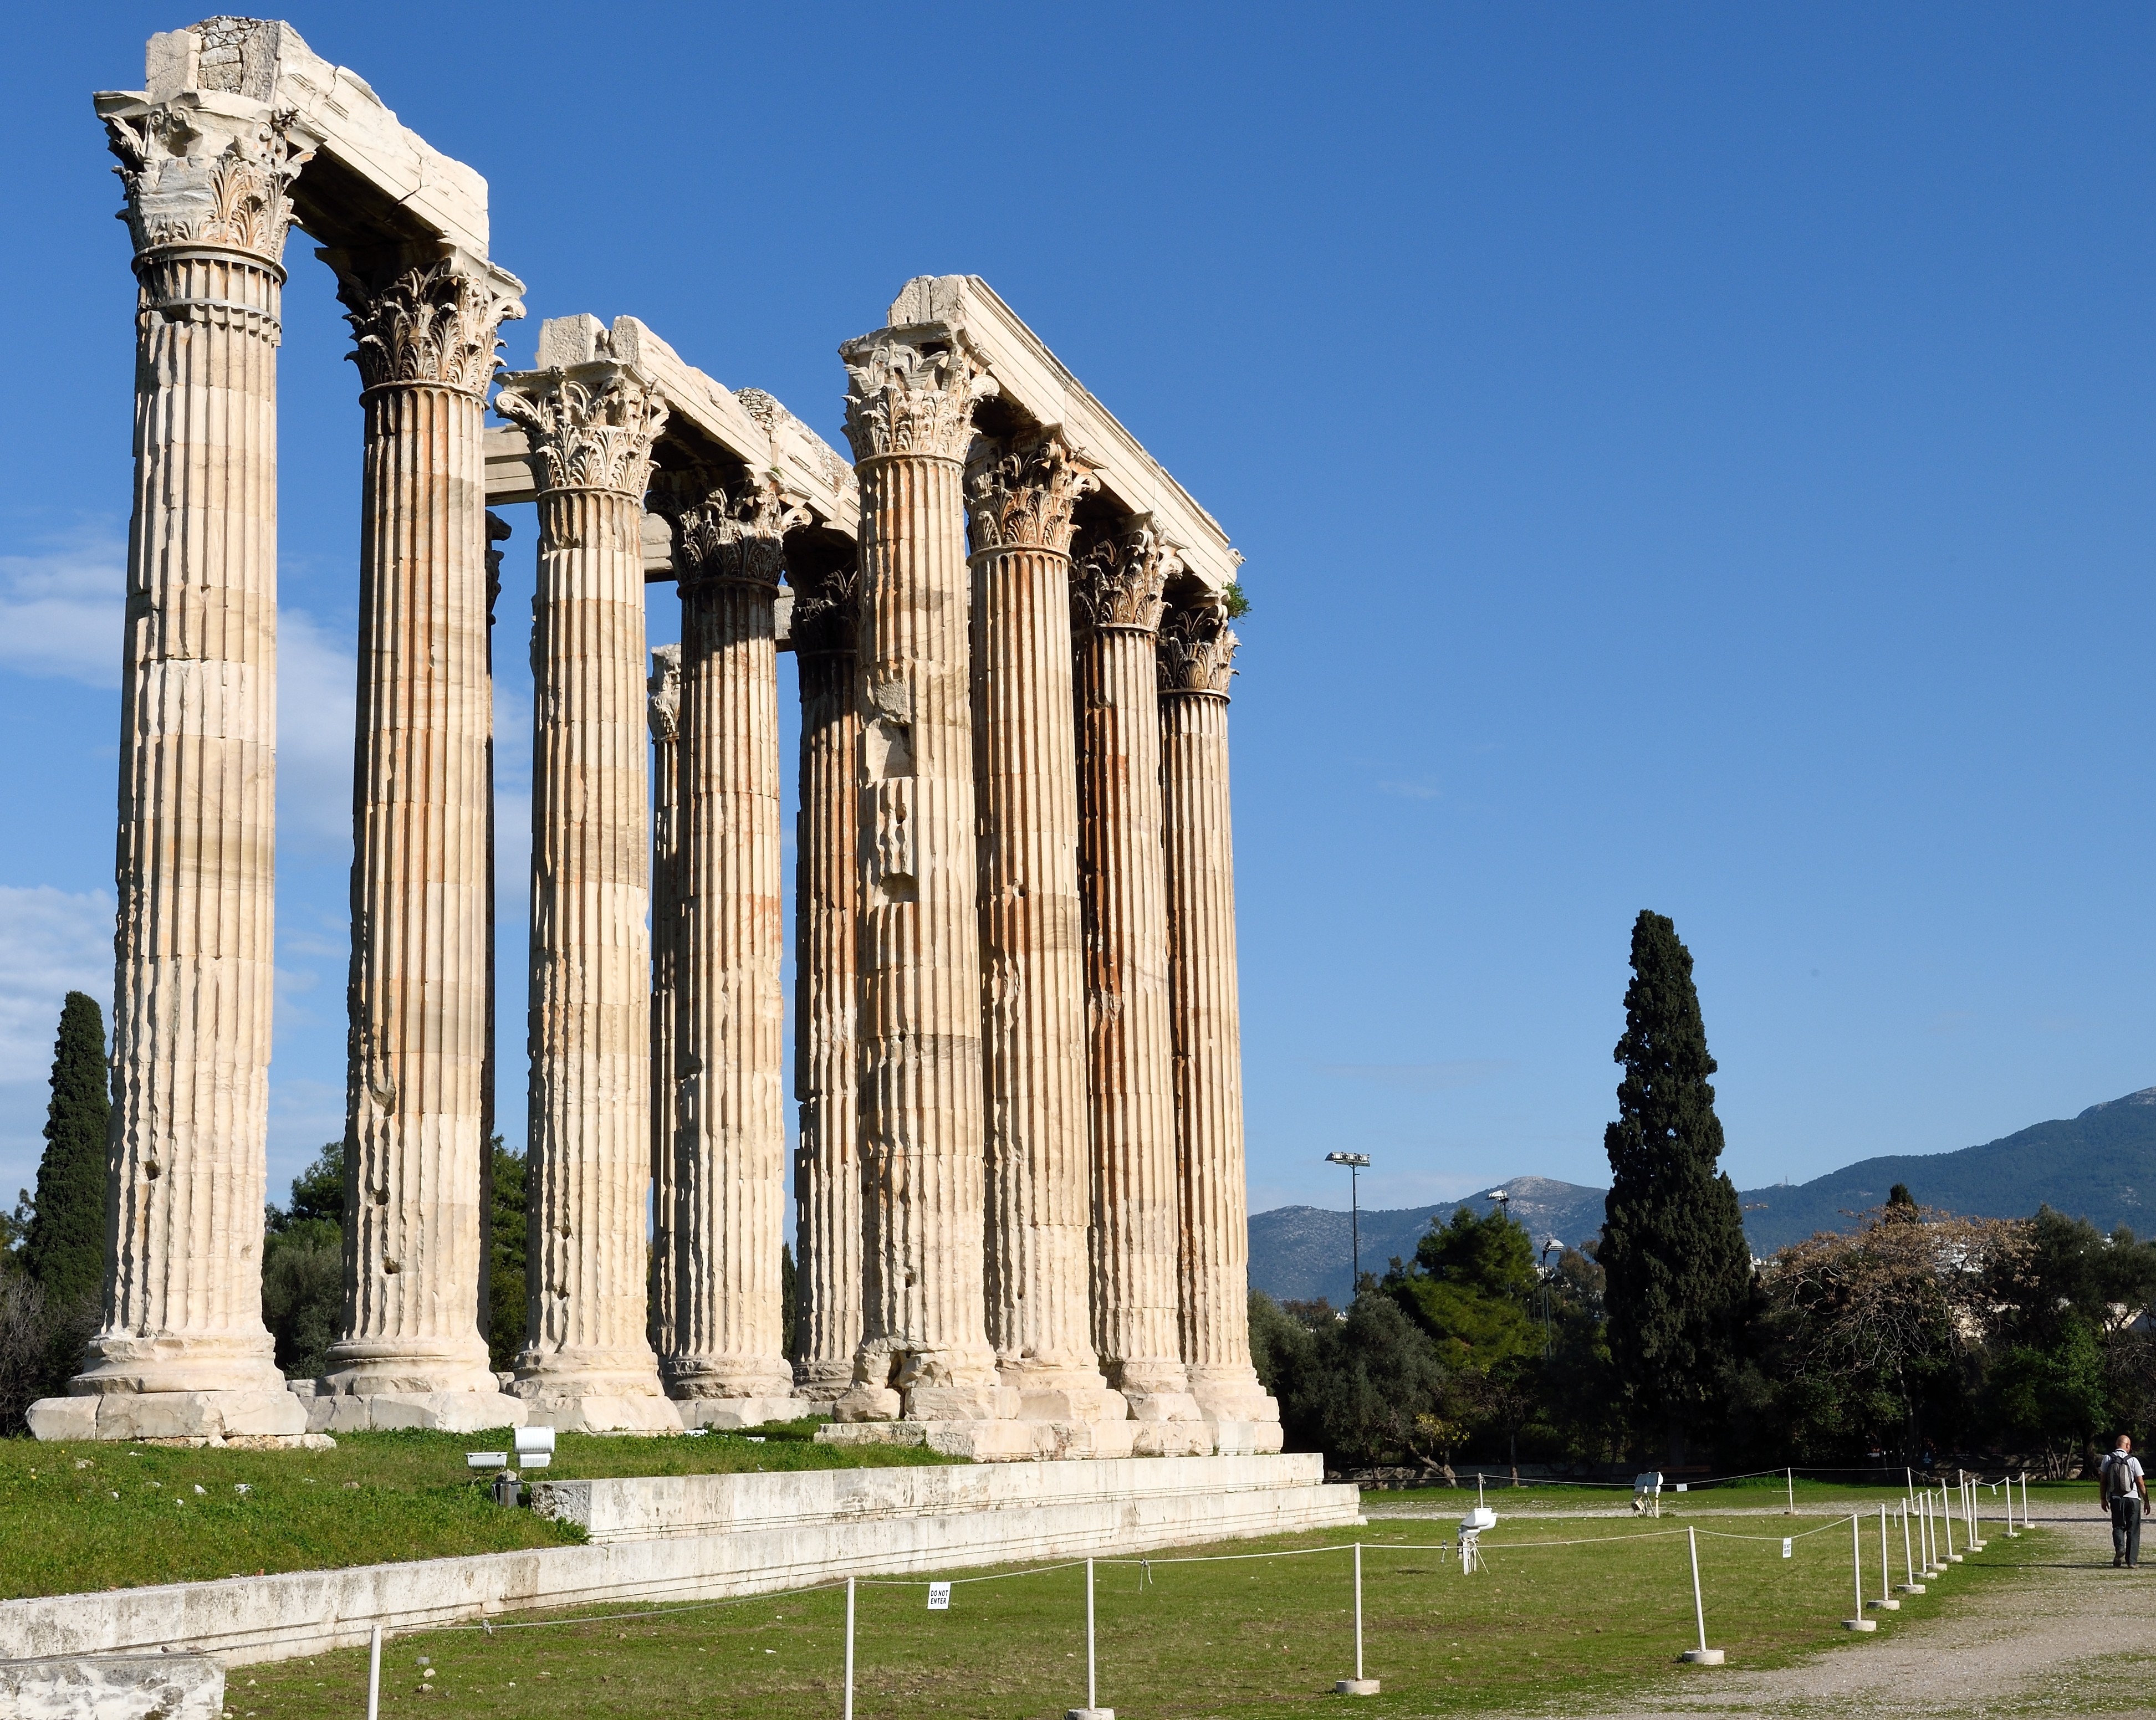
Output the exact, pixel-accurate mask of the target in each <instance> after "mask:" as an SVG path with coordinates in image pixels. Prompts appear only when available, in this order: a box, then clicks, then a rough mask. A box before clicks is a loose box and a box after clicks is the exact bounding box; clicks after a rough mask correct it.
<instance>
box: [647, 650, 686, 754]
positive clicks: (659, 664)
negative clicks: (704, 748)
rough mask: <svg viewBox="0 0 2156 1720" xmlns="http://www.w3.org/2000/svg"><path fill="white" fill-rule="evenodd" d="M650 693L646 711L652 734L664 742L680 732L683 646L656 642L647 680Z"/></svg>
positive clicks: (675, 737)
mask: <svg viewBox="0 0 2156 1720" xmlns="http://www.w3.org/2000/svg"><path fill="white" fill-rule="evenodd" d="M644 690H645V692H646V693H648V694H649V695H650V699H649V705H648V707H647V715H648V717H649V721H650V724H651V738H652V739H653V740H655V741H657V742H659V743H660V745H662V746H663V745H665V744H666V743H667V742H669V741H670V740H678V739H680V734H681V648H680V644H678V643H675V644H671V645H656V646H654V647H653V648H652V651H651V675H650V678H649V679H648V680H646V681H645V682H644Z"/></svg>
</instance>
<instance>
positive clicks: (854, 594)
mask: <svg viewBox="0 0 2156 1720" xmlns="http://www.w3.org/2000/svg"><path fill="white" fill-rule="evenodd" d="M860 607H861V576H860V571H858V570H857V569H855V568H853V567H850V566H849V567H838V568H834V569H832V570H831V571H829V573H826V574H824V576H822V577H821V578H820V579H818V580H815V581H812V582H810V583H809V584H808V585H807V586H803V587H802V588H800V589H798V590H797V591H795V592H794V595H793V620H792V621H791V622H789V623H788V626H789V628H790V630H791V632H792V635H793V651H794V654H795V655H796V656H797V657H851V656H853V655H854V653H855V642H856V641H857V639H858V638H859V637H860V632H859V630H860Z"/></svg>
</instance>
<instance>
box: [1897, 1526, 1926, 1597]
mask: <svg viewBox="0 0 2156 1720" xmlns="http://www.w3.org/2000/svg"><path fill="white" fill-rule="evenodd" d="M1902 1569H1903V1570H1905V1571H1907V1573H1908V1575H1909V1580H1908V1581H1907V1582H1906V1583H1904V1584H1902V1593H1903V1594H1904V1595H1922V1593H1923V1592H1924V1585H1923V1584H1922V1583H1920V1582H1918V1581H1917V1554H1916V1551H1915V1549H1913V1548H1912V1546H1911V1545H1910V1542H1909V1508H1908V1507H1907V1505H1904V1506H1903V1507H1902Z"/></svg>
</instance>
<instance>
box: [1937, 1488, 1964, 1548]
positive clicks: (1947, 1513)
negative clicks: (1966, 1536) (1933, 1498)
mask: <svg viewBox="0 0 2156 1720" xmlns="http://www.w3.org/2000/svg"><path fill="white" fill-rule="evenodd" d="M1939 1527H1940V1528H1943V1529H1944V1530H1945V1531H1946V1537H1947V1564H1960V1563H1961V1554H1958V1553H1957V1552H1955V1551H1954V1550H1953V1510H1952V1508H1950V1507H1948V1504H1947V1488H1946V1483H1945V1482H1940V1483H1939Z"/></svg>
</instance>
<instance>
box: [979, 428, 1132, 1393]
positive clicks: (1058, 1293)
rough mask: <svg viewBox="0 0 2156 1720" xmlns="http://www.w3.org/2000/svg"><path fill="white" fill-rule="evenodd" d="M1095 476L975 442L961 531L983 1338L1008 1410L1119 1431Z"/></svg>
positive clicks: (1048, 438)
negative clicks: (1093, 1290)
mask: <svg viewBox="0 0 2156 1720" xmlns="http://www.w3.org/2000/svg"><path fill="white" fill-rule="evenodd" d="M1094 487H1095V482H1094V479H1092V477H1091V468H1090V465H1089V463H1087V462H1086V461H1085V460H1084V459H1083V458H1081V457H1078V456H1075V455H1074V454H1073V453H1072V452H1071V450H1070V448H1069V447H1068V445H1067V444H1065V442H1064V441H1063V439H1062V438H1061V437H1060V435H1057V434H1056V433H1053V432H1050V433H1045V434H1036V435H1034V436H1031V437H1029V438H1025V439H1024V440H1023V441H1022V442H1020V443H1018V444H1017V445H1015V446H1014V447H1012V448H1009V449H1005V448H1004V447H1003V446H1002V445H1000V444H989V445H988V447H987V448H985V449H983V451H982V453H981V454H980V455H979V456H978V463H977V464H976V465H975V467H974V468H973V471H972V473H971V474H970V475H969V477H968V484H967V492H968V504H969V507H970V514H971V522H972V530H973V555H972V557H971V565H972V571H973V748H974V756H975V769H974V778H975V782H976V785H977V791H978V795H979V796H980V806H979V815H980V832H981V836H980V924H981V963H982V1020H981V1040H982V1062H983V1067H984V1073H985V1076H986V1086H985V1096H986V1103H987V1119H988V1121H987V1179H988V1190H987V1203H988V1236H987V1261H986V1277H987V1286H986V1288H987V1313H988V1341H989V1342H990V1343H991V1344H993V1346H994V1348H995V1352H996V1361H997V1365H998V1371H999V1372H1000V1374H1001V1375H1002V1378H1003V1381H1004V1384H1005V1385H1009V1386H1014V1387H1016V1388H1018V1390H1019V1392H1020V1393H1021V1399H1020V1402H1021V1411H1020V1413H1021V1414H1023V1415H1025V1416H1027V1417H1028V1418H1029V1419H1038V1420H1044V1421H1122V1420H1124V1419H1125V1415H1126V1411H1125V1408H1124V1404H1123V1400H1122V1399H1121V1398H1120V1397H1118V1396H1117V1395H1116V1394H1114V1393H1113V1392H1111V1391H1109V1390H1107V1389H1106V1385H1107V1382H1106V1380H1103V1379H1102V1377H1101V1370H1100V1367H1099V1365H1098V1364H1097V1362H1096V1360H1095V1358H1094V1353H1093V1335H1092V1331H1091V1317H1090V1314H1089V1312H1088V1297H1087V1289H1088V1284H1089V1281H1090V1277H1091V1271H1090V1261H1089V1256H1088V1231H1089V1230H1090V1228H1091V1217H1092V1180H1091V1170H1090V1165H1091V1149H1090V1134H1089V1124H1088V1115H1087V1108H1086V965H1085V952H1084V950H1083V948H1082V947H1081V921H1082V915H1081V909H1080V904H1079V894H1078V779H1077V748H1076V742H1075V737H1074V735H1073V732H1072V727H1071V723H1072V714H1071V658H1070V511H1071V509H1072V507H1073V505H1074V504H1075V503H1076V501H1077V499H1078V498H1079V496H1080V495H1081V494H1084V493H1085V492H1086V490H1089V489H1093V488H1094Z"/></svg>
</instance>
